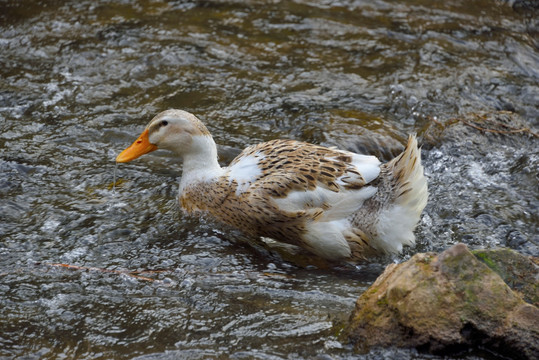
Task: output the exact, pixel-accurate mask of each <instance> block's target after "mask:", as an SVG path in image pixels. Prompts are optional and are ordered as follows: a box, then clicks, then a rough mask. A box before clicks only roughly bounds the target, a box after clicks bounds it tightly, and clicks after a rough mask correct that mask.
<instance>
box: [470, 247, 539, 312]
mask: <svg viewBox="0 0 539 360" xmlns="http://www.w3.org/2000/svg"><path fill="white" fill-rule="evenodd" d="M472 254H474V255H475V257H476V258H478V259H479V260H480V261H481V262H483V263H484V264H485V265H487V266H488V267H489V268H490V269H491V270H493V271H494V272H496V273H497V274H498V275H499V276H500V277H501V278H502V279H503V281H504V282H505V283H506V284H507V285H508V286H509V287H510V288H511V289H512V290H513V291H515V292H517V293H518V294H520V295H521V296H522V298H523V299H524V301H526V302H528V303H530V304H532V305H535V306H538V307H539V285H538V284H539V266H538V264H537V263H536V262H534V260H535V261H537V260H538V259H537V258H533V257H530V256H524V255H521V254H519V253H518V252H516V251H514V250H511V249H495V250H473V251H472Z"/></svg>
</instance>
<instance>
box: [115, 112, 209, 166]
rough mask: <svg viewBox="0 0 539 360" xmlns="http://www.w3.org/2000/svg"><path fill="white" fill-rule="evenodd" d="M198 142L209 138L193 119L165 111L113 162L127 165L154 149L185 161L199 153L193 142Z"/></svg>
mask: <svg viewBox="0 0 539 360" xmlns="http://www.w3.org/2000/svg"><path fill="white" fill-rule="evenodd" d="M200 138H206V139H207V140H209V139H211V135H210V133H209V132H208V129H207V128H206V126H204V124H203V123H202V122H201V121H200V120H198V119H197V117H196V116H194V115H193V114H191V113H188V112H187V111H183V110H166V111H163V112H161V113H159V114H158V115H157V116H155V117H154V118H153V119H152V120H151V121H150V123H149V124H148V126H146V129H145V130H144V131H143V132H142V134H140V136H139V137H138V139H137V140H135V142H134V143H133V144H131V146H129V147H128V148H127V149H125V150H124V151H122V152H121V153H120V155H118V157H116V162H120V163H124V162H129V161H131V160H135V159H136V158H138V157H139V156H142V155H144V154H147V153H149V152H152V151H154V150H157V149H165V150H170V151H173V152H174V153H176V154H177V155H179V156H180V157H185V156H186V155H187V154H189V153H193V152H199V151H201V149H199V144H200V143H201V141H197V140H198V139H200ZM207 140H206V141H204V143H207ZM211 142H213V139H211Z"/></svg>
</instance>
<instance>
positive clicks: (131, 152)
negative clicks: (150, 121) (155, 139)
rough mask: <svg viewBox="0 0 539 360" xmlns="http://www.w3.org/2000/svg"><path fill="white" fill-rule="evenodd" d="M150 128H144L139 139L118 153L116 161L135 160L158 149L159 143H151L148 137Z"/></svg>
mask: <svg viewBox="0 0 539 360" xmlns="http://www.w3.org/2000/svg"><path fill="white" fill-rule="evenodd" d="M148 133H149V132H148V129H146V130H144V131H143V132H142V134H140V136H139V137H138V139H137V140H136V141H135V142H134V143H133V144H131V146H130V147H128V148H127V149H125V150H124V151H122V152H121V153H120V155H118V157H117V158H116V162H119V163H124V162H129V161H131V160H135V159H136V158H138V157H139V156H142V155H144V154H147V153H149V152H152V151H154V150H157V145H154V144H151V143H150V139H149V138H148Z"/></svg>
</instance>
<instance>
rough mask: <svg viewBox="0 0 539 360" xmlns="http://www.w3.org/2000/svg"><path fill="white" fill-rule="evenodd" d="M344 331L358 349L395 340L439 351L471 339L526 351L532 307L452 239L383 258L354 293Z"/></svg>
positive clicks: (511, 351) (532, 331)
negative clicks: (368, 282) (441, 246)
mask: <svg viewBox="0 0 539 360" xmlns="http://www.w3.org/2000/svg"><path fill="white" fill-rule="evenodd" d="M346 335H347V336H348V338H349V339H350V340H351V341H352V342H353V343H354V344H355V346H356V347H357V349H358V350H364V351H365V350H368V349H369V348H370V347H374V346H398V347H416V348H418V349H419V350H424V351H429V352H432V353H446V352H454V351H459V350H463V349H467V348H468V347H470V346H477V347H481V348H486V349H489V350H492V351H495V352H497V353H500V354H503V355H505V356H509V357H511V358H514V359H534V358H536V356H537V354H539V309H538V308H537V307H536V306H534V305H532V304H528V303H526V302H525V301H524V300H523V299H522V298H521V297H520V296H519V295H518V294H517V293H515V292H513V291H512V290H511V288H510V287H509V286H508V285H507V284H506V283H505V282H504V281H503V280H502V278H501V277H500V276H499V275H498V274H497V273H495V272H494V271H492V270H491V269H490V268H489V267H488V266H487V265H485V264H484V263H483V262H481V261H479V260H478V259H477V258H476V257H475V256H474V255H473V254H472V253H471V252H470V251H469V250H468V248H467V247H466V245H464V244H457V245H455V246H453V247H451V248H449V249H448V250H446V251H444V252H442V253H441V254H439V255H436V254H434V253H424V254H417V255H415V256H414V257H412V258H411V259H410V260H409V261H407V262H405V263H402V264H398V265H397V264H392V265H389V266H388V267H387V268H386V270H385V271H384V273H383V274H382V275H380V277H379V278H378V279H377V280H376V281H375V282H374V284H373V285H372V286H371V287H370V288H369V289H368V290H367V291H366V292H365V293H364V294H363V295H361V297H360V298H359V299H358V301H357V303H356V308H355V310H354V312H353V313H352V316H351V318H350V324H349V326H348V328H347V329H346Z"/></svg>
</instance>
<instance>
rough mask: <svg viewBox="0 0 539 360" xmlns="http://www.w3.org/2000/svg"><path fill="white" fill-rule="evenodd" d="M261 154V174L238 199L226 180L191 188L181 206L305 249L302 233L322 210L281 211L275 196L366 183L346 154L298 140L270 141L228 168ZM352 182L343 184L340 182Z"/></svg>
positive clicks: (241, 156) (234, 185)
mask: <svg viewBox="0 0 539 360" xmlns="http://www.w3.org/2000/svg"><path fill="white" fill-rule="evenodd" d="M255 154H261V155H263V156H264V157H263V158H262V159H261V160H260V161H259V163H258V166H259V168H260V169H261V171H262V173H261V174H260V175H259V176H258V177H256V178H255V179H252V180H251V182H250V186H249V187H248V188H247V189H246V190H245V191H244V192H242V193H241V194H240V195H239V196H238V195H237V194H236V188H237V186H238V185H242V184H236V183H235V182H232V183H230V182H229V179H228V177H227V176H222V177H220V178H219V179H217V180H216V181H215V182H211V183H206V184H197V185H196V186H192V187H188V188H186V189H185V190H184V193H183V194H182V195H181V198H180V203H181V205H182V207H183V208H184V209H185V210H187V211H188V212H194V211H206V212H209V213H210V214H212V215H213V216H215V217H217V218H218V219H220V220H221V221H223V222H225V223H228V224H230V225H232V226H235V227H237V228H239V229H241V230H243V231H244V232H246V233H249V234H252V235H256V236H266V237H271V238H274V239H276V240H279V241H283V242H287V243H291V244H294V245H300V246H305V244H304V243H303V242H302V240H301V235H302V234H303V233H304V232H305V225H306V224H307V223H308V222H311V221H316V220H317V218H319V217H320V216H321V214H322V212H323V210H324V208H325V207H324V206H323V205H322V206H321V207H309V206H308V204H306V206H305V209H303V210H300V211H296V212H290V211H283V210H282V209H280V208H279V207H278V206H277V205H276V204H275V203H274V202H273V201H271V199H272V198H284V197H286V196H287V195H288V194H289V193H290V192H291V191H298V190H314V189H315V188H316V187H317V186H322V187H325V188H327V189H328V190H331V191H333V192H339V191H342V190H345V189H346V190H354V189H359V188H361V187H362V186H364V185H365V181H364V179H363V177H362V176H361V174H360V173H359V172H358V171H357V170H356V168H355V167H354V166H353V165H352V164H351V163H350V161H351V156H347V155H346V154H345V153H344V152H342V151H338V150H333V149H329V148H325V147H322V146H318V145H313V144H308V143H304V142H299V141H294V140H272V141H269V142H266V143H262V144H258V145H254V146H251V147H248V148H247V149H245V150H244V151H243V152H242V153H241V154H240V155H239V156H238V157H237V158H236V159H234V160H233V161H232V162H231V164H230V166H233V165H234V164H237V163H238V162H239V161H240V159H241V158H243V157H246V156H254V155H255ZM342 177H344V178H345V179H344V181H346V180H348V181H349V182H348V183H346V185H344V186H341V185H339V184H337V183H336V179H338V178H342Z"/></svg>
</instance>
